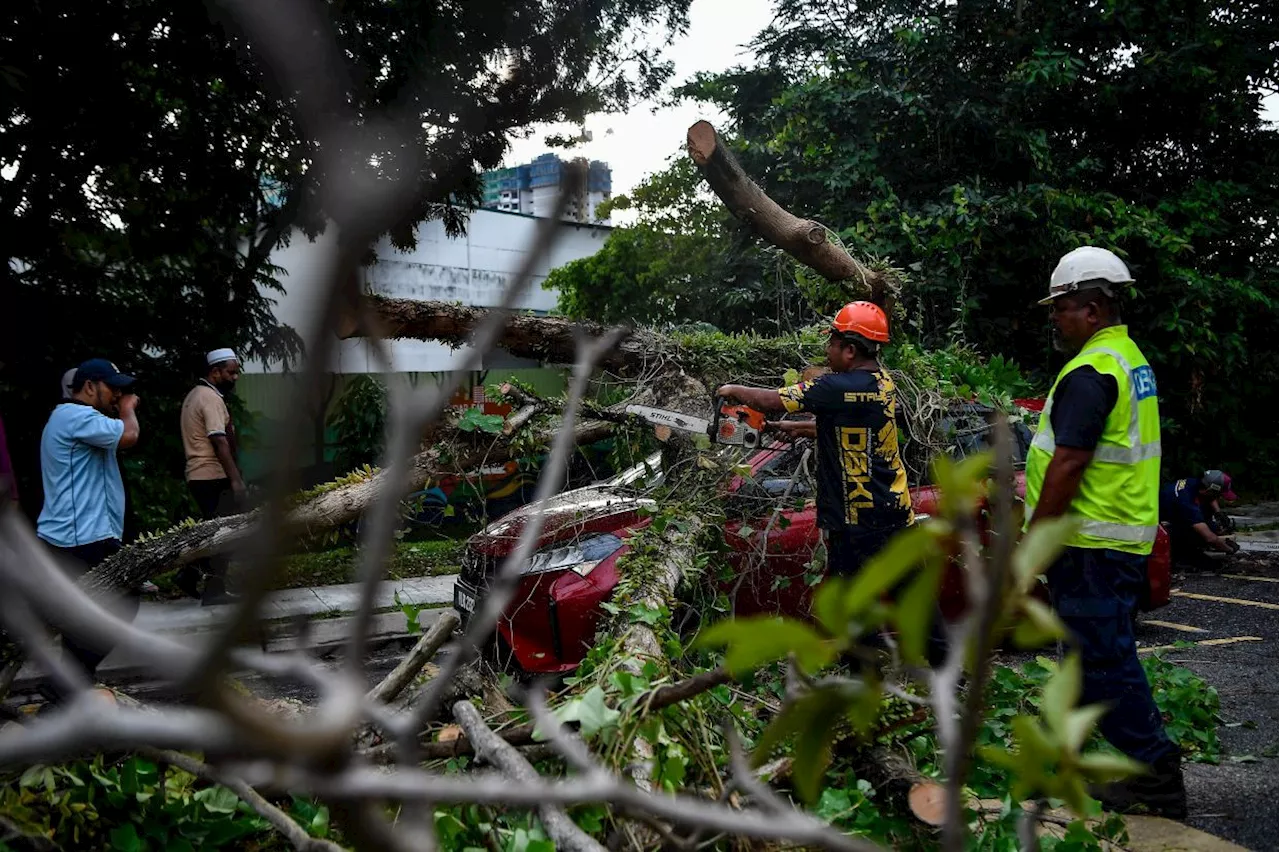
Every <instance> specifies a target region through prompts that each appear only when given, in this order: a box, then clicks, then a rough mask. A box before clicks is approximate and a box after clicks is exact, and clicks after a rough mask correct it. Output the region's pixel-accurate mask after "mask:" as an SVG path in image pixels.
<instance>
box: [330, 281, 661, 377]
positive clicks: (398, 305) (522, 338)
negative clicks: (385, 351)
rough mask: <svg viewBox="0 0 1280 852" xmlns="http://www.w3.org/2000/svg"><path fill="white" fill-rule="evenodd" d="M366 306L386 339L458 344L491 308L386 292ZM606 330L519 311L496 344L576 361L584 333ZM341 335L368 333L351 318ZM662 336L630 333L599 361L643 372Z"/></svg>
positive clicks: (545, 358) (549, 359) (537, 356)
mask: <svg viewBox="0 0 1280 852" xmlns="http://www.w3.org/2000/svg"><path fill="white" fill-rule="evenodd" d="M365 305H366V306H367V308H368V310H369V312H370V313H371V314H372V315H373V318H374V323H375V325H376V326H378V329H379V331H380V332H381V334H382V336H383V337H385V338H389V339H393V340H394V339H400V338H411V339H413V340H442V341H446V342H449V343H453V344H456V345H462V344H463V343H465V342H466V340H467V337H468V336H469V335H470V334H471V332H472V331H473V330H474V329H475V328H476V327H477V326H479V325H480V323H481V322H482V321H483V320H484V318H485V317H486V316H488V314H489V310H488V309H487V308H475V307H471V306H469V305H455V304H450V303H449V302H431V301H417V300H414V299H389V298H386V297H383V296H367V297H365ZM607 331H609V329H608V328H606V327H605V326H602V325H597V324H595V323H591V322H575V321H573V320H567V319H563V318H561V317H534V316H521V315H518V314H516V315H512V316H511V318H510V319H508V320H507V323H506V326H505V329H504V331H503V333H502V336H501V337H500V338H499V339H498V344H497V345H498V346H500V347H502V348H503V349H505V350H506V351H507V352H510V353H511V354H512V355H516V356H518V357H520V358H532V359H534V360H537V361H542V362H544V363H548V364H572V363H573V362H574V360H575V359H576V353H577V339H578V338H579V337H582V336H584V335H585V336H588V337H601V336H603V335H604V334H605V333H606V332H607ZM338 336H339V337H340V338H344V339H345V338H349V337H360V336H363V332H362V331H361V329H360V328H359V326H358V325H357V324H356V323H355V322H354V321H353V320H351V321H347V322H345V323H344V324H343V325H342V326H341V327H340V328H339V329H338ZM659 340H660V338H658V336H657V335H654V334H653V333H652V332H648V331H631V332H630V333H628V335H627V336H626V337H624V338H623V339H622V340H621V341H619V343H618V345H617V346H616V347H614V349H613V351H611V352H609V353H608V354H607V355H606V356H605V357H604V358H602V359H601V360H600V366H601V367H604V368H605V369H607V370H610V371H611V372H614V373H617V374H618V375H621V376H636V375H639V374H640V373H641V372H642V371H643V369H644V366H645V364H646V363H648V362H649V361H650V360H651V359H652V358H653V356H654V354H655V352H656V351H657V350H658V349H659V348H660V347H659V346H657V345H656V344H657V342H658V341H659Z"/></svg>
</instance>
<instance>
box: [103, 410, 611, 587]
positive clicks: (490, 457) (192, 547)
mask: <svg viewBox="0 0 1280 852" xmlns="http://www.w3.org/2000/svg"><path fill="white" fill-rule="evenodd" d="M614 429H615V424H613V423H607V422H603V421H587V422H584V423H582V424H581V425H579V426H577V427H576V428H575V429H574V441H576V442H577V443H579V444H591V443H595V442H596V441H600V440H603V439H605V438H607V437H609V436H610V435H611V434H613V430H614ZM553 434H554V433H547V434H542V435H540V436H538V440H543V441H546V440H550V438H551V437H552V436H553ZM511 457H512V450H511V447H510V446H509V445H508V444H507V443H506V442H505V441H499V442H496V443H492V444H489V443H486V444H485V445H484V446H479V447H476V448H474V449H472V450H470V451H468V452H466V453H465V454H464V455H460V456H455V457H453V458H450V459H449V460H448V461H447V462H446V461H444V460H443V459H442V458H441V453H440V450H438V449H436V448H433V449H430V450H427V451H425V452H422V453H419V454H418V455H417V456H415V457H414V458H413V464H412V467H411V472H410V477H409V481H410V487H411V488H420V487H421V486H422V485H423V484H424V483H426V482H428V481H429V480H432V479H436V478H439V477H442V476H447V475H449V474H451V473H453V472H454V471H457V470H474V469H476V468H478V467H480V466H481V465H482V464H494V463H500V462H505V461H507V460H509V459H510V458H511ZM353 476H358V474H356V475H353ZM384 482H385V473H383V472H382V471H378V472H374V473H373V474H371V475H368V476H366V477H364V478H360V479H358V480H357V481H354V482H339V483H335V484H334V486H333V487H332V488H329V489H328V490H325V491H322V492H321V493H319V494H316V495H315V496H313V497H311V498H310V499H308V500H306V501H305V502H303V503H302V504H300V505H298V506H297V507H295V508H294V509H293V510H292V511H291V512H289V514H288V516H287V518H286V523H287V524H288V526H289V527H290V529H291V530H293V531H295V532H297V533H299V534H311V533H316V532H321V531H323V530H327V529H330V528H332V527H335V526H338V525H340V524H345V523H349V522H351V521H354V520H356V519H357V518H359V517H360V516H361V515H362V514H363V513H364V512H365V510H366V509H368V508H369V507H371V506H372V505H373V504H374V503H375V502H376V501H377V500H378V498H379V495H380V494H381V492H382V488H383V485H384ZM256 518H257V514H256V513H255V512H248V513H245V514H242V515H232V516H230V517H226V518H215V519H214V520H211V521H201V522H199V523H193V524H190V525H189V526H182V527H178V528H177V529H175V530H173V531H171V532H168V533H163V534H161V535H159V536H156V537H154V538H150V539H146V540H143V541H140V542H137V543H135V544H132V545H130V546H129V547H126V548H125V549H123V550H121V551H120V552H119V553H117V554H116V555H115V556H113V557H111V558H110V559H108V560H107V561H106V562H104V563H102V564H101V565H99V566H98V567H97V568H95V569H94V570H92V571H90V572H89V573H88V574H86V575H85V576H84V578H83V579H82V580H81V581H80V585H81V586H83V587H84V588H85V589H86V590H88V591H90V592H94V591H98V590H102V589H107V588H112V587H115V588H129V587H132V586H136V585H137V584H138V583H141V582H142V581H143V580H147V579H150V578H151V577H154V576H155V575H156V574H159V573H161V572H163V571H167V570H169V569H171V568H175V567H177V566H178V565H182V564H184V563H187V562H191V561H192V560H195V559H200V558H203V557H206V556H209V555H210V554H212V553H217V552H219V551H223V550H227V549H228V548H230V547H232V546H233V545H234V544H235V543H237V542H239V541H242V540H243V539H244V538H245V537H246V536H248V535H249V533H250V531H251V530H252V528H253V524H254V522H255V521H256Z"/></svg>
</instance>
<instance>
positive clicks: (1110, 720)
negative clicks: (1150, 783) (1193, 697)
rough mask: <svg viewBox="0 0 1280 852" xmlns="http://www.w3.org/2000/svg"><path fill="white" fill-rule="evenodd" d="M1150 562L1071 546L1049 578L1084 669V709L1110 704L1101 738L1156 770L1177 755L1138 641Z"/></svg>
mask: <svg viewBox="0 0 1280 852" xmlns="http://www.w3.org/2000/svg"><path fill="white" fill-rule="evenodd" d="M1146 561H1147V557H1145V556H1139V555H1137V554H1133V553H1124V552H1122V551H1119V550H1103V549H1093V548H1083V547H1068V548H1066V549H1064V550H1063V552H1062V555H1061V556H1060V557H1058V560H1057V561H1056V562H1054V563H1053V565H1052V566H1050V568H1049V571H1048V579H1049V591H1050V593H1051V594H1052V595H1053V605H1054V608H1055V609H1056V610H1057V611H1058V616H1059V617H1060V618H1061V619H1062V621H1063V623H1064V624H1066V626H1067V628H1068V629H1069V630H1070V631H1071V633H1072V637H1071V638H1072V641H1073V643H1074V644H1075V646H1076V647H1078V648H1079V650H1080V654H1081V658H1082V661H1083V663H1084V689H1083V690H1082V692H1081V695H1080V704H1081V705H1086V704H1099V703H1101V704H1107V705H1109V706H1110V707H1111V710H1110V711H1109V712H1108V713H1107V715H1106V716H1103V717H1102V722H1101V723H1100V724H1099V726H1098V728H1099V730H1100V731H1101V732H1102V735H1103V736H1104V737H1106V738H1107V741H1108V742H1110V743H1111V744H1112V745H1113V746H1115V747H1116V748H1118V749H1119V750H1120V751H1122V752H1124V753H1125V754H1127V755H1129V756H1130V757H1132V758H1133V759H1134V760H1138V761H1141V762H1143V763H1147V764H1154V763H1156V762H1157V761H1158V760H1160V759H1162V758H1166V757H1170V756H1172V755H1174V754H1177V753H1178V749H1177V747H1176V746H1175V745H1174V744H1173V742H1172V741H1171V740H1170V739H1169V737H1168V735H1167V734H1165V731H1164V722H1163V721H1162V720H1161V718H1160V711H1159V710H1158V709H1157V708H1156V702H1155V699H1153V698H1152V697H1151V685H1150V684H1149V683H1147V675H1146V672H1144V671H1143V670H1142V663H1140V662H1138V644H1137V641H1136V640H1135V639H1134V636H1133V619H1132V613H1133V611H1134V607H1135V606H1136V603H1137V600H1138V595H1139V594H1140V593H1141V590H1142V588H1143V587H1144V586H1145V585H1146V582H1147V572H1146Z"/></svg>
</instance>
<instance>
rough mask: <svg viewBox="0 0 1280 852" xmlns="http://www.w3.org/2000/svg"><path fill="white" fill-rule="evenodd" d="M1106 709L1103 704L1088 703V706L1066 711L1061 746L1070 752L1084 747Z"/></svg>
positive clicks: (1075, 751)
mask: <svg viewBox="0 0 1280 852" xmlns="http://www.w3.org/2000/svg"><path fill="white" fill-rule="evenodd" d="M1107 709H1108V708H1107V706H1106V705H1105V704H1090V705H1089V706H1088V707H1081V708H1080V709H1078V710H1072V711H1071V712H1070V713H1068V714H1067V716H1066V719H1064V720H1063V726H1062V731H1061V737H1062V747H1063V748H1064V749H1066V750H1067V751H1068V752H1070V753H1071V754H1076V753H1078V752H1079V751H1080V749H1082V748H1084V744H1085V742H1087V741H1088V739H1089V735H1090V734H1092V733H1093V729H1094V728H1096V727H1097V726H1098V722H1100V721H1101V720H1102V717H1103V716H1105V715H1107Z"/></svg>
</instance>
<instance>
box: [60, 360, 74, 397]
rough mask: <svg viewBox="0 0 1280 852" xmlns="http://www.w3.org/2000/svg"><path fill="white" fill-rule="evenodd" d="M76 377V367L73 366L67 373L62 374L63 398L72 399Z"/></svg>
mask: <svg viewBox="0 0 1280 852" xmlns="http://www.w3.org/2000/svg"><path fill="white" fill-rule="evenodd" d="M75 379H76V368H75V367H72V368H71V369H70V370H67V371H66V372H65V373H63V374H62V398H63V399H71V395H72V390H71V386H72V385H73V384H74V383H75Z"/></svg>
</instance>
